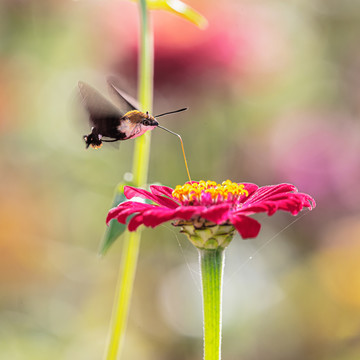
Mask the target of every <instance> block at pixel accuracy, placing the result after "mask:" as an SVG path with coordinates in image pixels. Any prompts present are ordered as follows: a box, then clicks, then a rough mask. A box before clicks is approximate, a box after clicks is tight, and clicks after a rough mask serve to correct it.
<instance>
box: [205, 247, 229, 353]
mask: <svg viewBox="0 0 360 360" xmlns="http://www.w3.org/2000/svg"><path fill="white" fill-rule="evenodd" d="M199 253H200V269H201V280H202V293H203V315H204V360H220V358H221V298H222V277H223V268H224V249H221V248H217V249H215V250H208V249H200V250H199Z"/></svg>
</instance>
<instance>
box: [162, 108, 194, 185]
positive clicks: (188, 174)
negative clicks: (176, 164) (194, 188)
mask: <svg viewBox="0 0 360 360" xmlns="http://www.w3.org/2000/svg"><path fill="white" fill-rule="evenodd" d="M183 110H186V108H185V109H181V110H177V111H175V112H179V111H183ZM157 127H158V128H160V129H163V130H165V131H167V132H169V133H170V134H173V135H175V136H177V137H178V138H179V139H180V142H181V149H182V152H183V156H184V162H185V167H186V172H187V176H188V178H189V181H190V183H192V180H191V177H190V172H189V168H188V164H187V160H186V155H185V149H184V143H183V141H182V138H181V136H180V135H179V134H177V133H175V132H173V131H171V130H169V129H167V128H164V127H163V126H160V125H158V126H157Z"/></svg>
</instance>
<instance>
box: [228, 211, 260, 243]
mask: <svg viewBox="0 0 360 360" xmlns="http://www.w3.org/2000/svg"><path fill="white" fill-rule="evenodd" d="M230 221H231V222H232V224H233V225H234V226H235V229H236V230H237V231H238V232H239V234H240V235H241V237H242V238H243V239H249V238H254V237H256V236H257V235H258V234H259V231H260V228H261V225H260V223H259V222H258V221H256V220H255V219H252V218H250V217H248V216H244V215H234V214H233V215H232V216H231V218H230Z"/></svg>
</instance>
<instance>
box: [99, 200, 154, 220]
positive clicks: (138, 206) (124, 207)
mask: <svg viewBox="0 0 360 360" xmlns="http://www.w3.org/2000/svg"><path fill="white" fill-rule="evenodd" d="M149 207H155V205H150V204H143V203H139V202H135V201H126V202H123V203H121V204H120V205H118V206H117V207H115V208H113V209H111V210H110V211H109V213H108V215H107V217H106V224H109V222H110V220H112V219H118V220H119V218H118V217H119V216H120V215H121V214H123V213H129V215H130V214H132V213H135V212H139V211H144V210H146V209H148V208H149ZM127 216H128V215H127ZM125 221H126V219H125ZM119 222H122V221H120V220H119Z"/></svg>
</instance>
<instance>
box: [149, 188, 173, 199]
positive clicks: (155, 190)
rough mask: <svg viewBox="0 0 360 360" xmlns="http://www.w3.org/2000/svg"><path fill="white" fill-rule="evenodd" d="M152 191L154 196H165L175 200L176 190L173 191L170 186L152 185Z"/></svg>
mask: <svg viewBox="0 0 360 360" xmlns="http://www.w3.org/2000/svg"><path fill="white" fill-rule="evenodd" d="M150 191H151V192H152V193H153V194H154V195H165V196H167V197H169V198H172V199H174V198H173V196H172V193H173V191H174V189H172V188H171V187H168V186H159V185H150Z"/></svg>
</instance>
